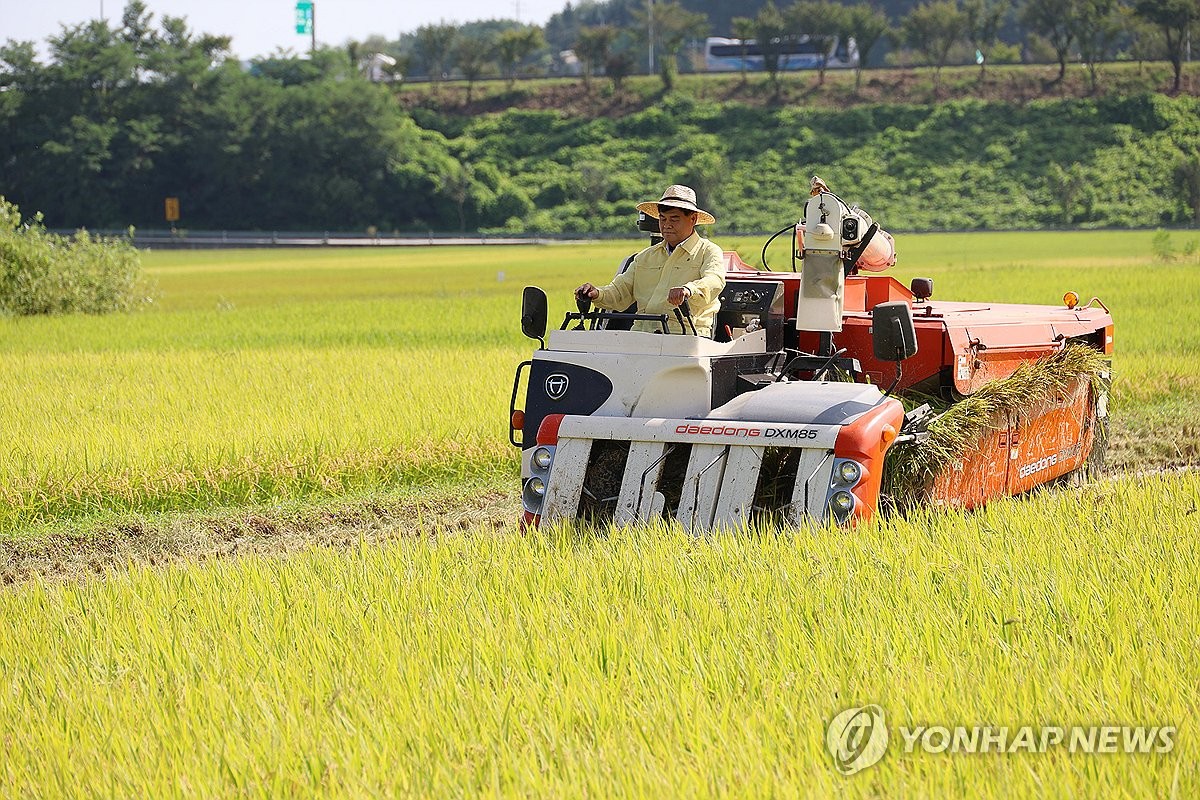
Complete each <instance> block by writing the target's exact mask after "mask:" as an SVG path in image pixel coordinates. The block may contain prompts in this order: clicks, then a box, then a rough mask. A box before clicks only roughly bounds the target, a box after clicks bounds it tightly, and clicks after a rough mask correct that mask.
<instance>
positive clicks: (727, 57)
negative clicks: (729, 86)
mask: <svg viewBox="0 0 1200 800" xmlns="http://www.w3.org/2000/svg"><path fill="white" fill-rule="evenodd" d="M822 58H824V59H825V68H826V69H856V68H857V67H858V45H856V44H855V43H854V39H853V38H849V39H844V40H843V39H842V38H841V37H836V36H835V37H832V38H831V39H830V40H829V46H828V47H827V48H824V49H822V47H821V42H820V40H816V39H813V38H812V37H809V36H800V37H798V38H795V39H789V40H788V41H786V42H784V43H783V46H782V48H781V49H780V53H779V69H780V70H781V71H782V70H796V69H820V68H821V59H822ZM704 65H705V68H706V69H707V70H708V71H709V72H738V71H741V70H742V69H745V70H747V71H755V72H760V71H762V70H763V69H764V68H765V67H764V66H763V52H762V48H761V47H759V45H758V42H756V41H755V40H753V39H747V40H745V42H743V41H742V40H741V39H724V38H721V37H720V36H710V37H709V38H708V39H707V40H705V42H704Z"/></svg>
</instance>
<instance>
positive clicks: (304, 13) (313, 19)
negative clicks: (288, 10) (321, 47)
mask: <svg viewBox="0 0 1200 800" xmlns="http://www.w3.org/2000/svg"><path fill="white" fill-rule="evenodd" d="M296 33H299V34H305V33H307V34H308V35H309V36H311V37H312V44H311V49H310V50H309V52H311V53H315V52H317V4H316V0H297V1H296Z"/></svg>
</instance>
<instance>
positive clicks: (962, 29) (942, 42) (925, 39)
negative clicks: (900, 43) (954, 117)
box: [902, 0, 967, 86]
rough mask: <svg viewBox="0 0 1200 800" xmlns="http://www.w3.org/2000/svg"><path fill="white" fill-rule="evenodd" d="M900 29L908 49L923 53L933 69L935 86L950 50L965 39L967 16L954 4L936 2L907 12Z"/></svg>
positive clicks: (924, 4) (944, 1)
mask: <svg viewBox="0 0 1200 800" xmlns="http://www.w3.org/2000/svg"><path fill="white" fill-rule="evenodd" d="M902 28H903V31H904V39H905V42H906V43H907V44H908V46H909V47H911V48H913V49H914V50H919V51H920V52H921V53H923V54H924V55H925V59H926V61H927V62H929V63H930V64H932V65H933V83H934V86H937V83H938V77H939V75H940V74H941V71H942V67H944V66H945V65H946V59H947V58H949V56H950V50H951V48H953V47H954V45H956V44H958V43H959V42H960V41H962V38H963V36H965V35H966V32H967V15H966V14H964V13H963V12H961V11H959V10H958V6H957V5H955V4H954V0H935V1H934V2H929V3H923V4H921V5H919V6H917V7H916V8H914V9H913V10H912V11H911V12H909V14H908V16H907V17H905V18H904V22H903V25H902Z"/></svg>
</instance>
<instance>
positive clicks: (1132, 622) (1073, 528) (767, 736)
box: [0, 474, 1200, 798]
mask: <svg viewBox="0 0 1200 800" xmlns="http://www.w3.org/2000/svg"><path fill="white" fill-rule="evenodd" d="M1198 494H1200V481H1198V479H1197V477H1196V475H1195V474H1187V475H1176V476H1159V477H1154V478H1150V479H1147V480H1141V481H1139V480H1122V481H1120V482H1116V483H1108V484H1103V485H1096V486H1093V487H1090V488H1088V489H1086V490H1083V491H1079V492H1071V493H1054V494H1045V495H1042V496H1039V497H1035V498H1032V499H1026V500H1005V501H1001V502H997V503H995V504H993V505H991V506H989V507H988V508H987V509H986V510H984V511H983V512H981V513H978V514H971V515H964V514H961V513H953V512H947V513H937V514H931V515H929V516H924V517H919V518H915V519H910V520H892V521H889V522H882V523H873V524H871V525H868V526H865V527H863V528H859V529H856V530H854V531H852V532H846V531H835V530H819V531H815V532H814V531H801V532H795V533H789V534H775V535H762V534H759V535H752V534H751V535H738V536H731V535H719V536H713V537H709V538H700V539H696V538H691V537H688V536H686V535H684V534H683V533H681V532H680V531H679V530H678V529H663V530H653V529H651V530H640V531H618V532H611V533H607V534H605V533H603V532H601V533H599V534H589V533H586V532H577V531H565V532H553V531H549V532H543V533H539V534H536V535H527V536H505V535H496V534H494V533H491V532H487V533H475V534H457V535H448V534H444V533H443V534H436V532H435V531H434V530H433V529H432V528H430V529H427V530H424V531H421V532H422V533H423V534H425V535H422V536H420V537H417V536H412V537H411V538H408V539H407V540H402V541H400V542H399V543H397V544H392V545H390V546H387V547H377V546H374V545H370V544H364V545H361V546H358V547H355V546H351V547H350V548H349V549H343V550H327V549H319V550H311V551H308V552H304V553H300V554H298V555H294V556H292V557H290V558H287V559H283V560H277V559H256V558H255V559H242V560H236V561H229V560H224V561H218V562H214V563H210V564H204V565H195V564H193V565H179V566H172V567H169V568H166V569H162V570H157V569H148V568H144V567H136V568H133V569H130V570H128V571H122V572H120V573H114V574H111V575H110V576H109V577H108V579H107V580H104V581H90V582H82V583H57V584H45V583H42V582H40V581H34V582H29V583H25V584H23V585H21V586H19V587H17V588H15V589H13V590H10V591H8V592H5V593H2V594H0V624H2V625H3V626H4V629H5V630H6V631H8V632H9V635H8V636H5V637H4V639H3V641H0V674H3V675H4V676H5V682H4V689H3V691H2V692H0V737H2V738H3V740H4V741H5V749H6V753H7V755H6V759H5V765H4V769H3V770H0V787H2V788H0V792H2V793H3V794H4V795H5V796H19V795H22V794H38V795H42V796H65V795H75V794H106V795H114V796H154V797H170V796H190V797H221V796H246V795H252V796H289V797H290V796H312V795H326V794H335V795H347V796H412V795H418V796H467V797H475V796H498V795H507V796H530V795H534V796H544V797H584V796H590V797H596V796H601V797H615V796H649V797H664V796H670V797H707V796H731V797H745V796H779V797H803V796H822V797H824V796H835V795H837V796H841V795H846V796H853V797H860V796H861V797H879V796H887V797H892V796H929V797H947V796H950V797H960V796H976V797H995V798H1008V797H1014V796H1029V795H1039V796H1053V797H1064V796H1076V797H1146V796H1158V797H1192V796H1195V795H1196V794H1197V793H1198V792H1200V770H1198V767H1197V757H1198V756H1200V745H1198V744H1197V738H1196V724H1195V719H1196V715H1197V712H1200V689H1198V688H1197V687H1200V666H1198V664H1200V662H1197V660H1196V658H1195V649H1196V647H1197V645H1198V644H1200V602H1197V596H1196V584H1195V576H1196V574H1197V571H1198V570H1200V546H1198V542H1197V539H1196V536H1195V534H1194V531H1195V518H1196V517H1195V515H1196V512H1197V508H1196V501H1197V496H1198ZM414 533H416V531H414ZM866 702H877V703H879V704H881V705H882V706H883V708H884V709H885V711H886V712H887V713H888V715H889V724H890V725H891V726H893V730H892V733H891V735H892V739H893V746H892V749H891V750H890V751H889V752H888V754H887V755H886V756H885V758H884V760H883V761H882V762H881V763H880V764H879V765H877V766H874V767H871V768H870V769H868V770H867V771H864V772H862V773H861V774H859V775H857V776H854V777H852V778H843V777H841V776H840V775H838V774H837V773H836V772H835V771H834V770H833V768H832V764H831V761H830V759H829V756H828V755H827V754H826V753H825V751H824V749H823V747H824V745H823V736H824V726H825V724H826V723H827V721H828V720H829V719H830V718H831V717H832V716H833V715H834V714H836V713H837V712H839V711H841V710H842V709H844V708H846V707H848V706H852V705H858V704H862V703H866ZM912 723H924V724H943V725H954V724H967V725H973V724H981V725H996V726H1000V725H1007V726H1012V727H1017V726H1020V725H1046V724H1059V725H1099V724H1129V725H1136V724H1147V725H1176V726H1177V727H1178V734H1177V737H1176V746H1175V749H1174V750H1173V752H1171V753H1169V754H1167V755H1124V754H1120V755H1103V756H1100V755H1084V754H1076V755H1069V754H1068V753H1066V752H1063V751H1059V752H1053V753H1048V754H1021V755H995V754H991V755H974V756H961V755H960V756H936V755H925V754H917V755H904V754H903V753H901V752H900V751H899V749H898V747H897V744H896V743H898V742H899V741H900V737H899V735H898V733H897V732H896V730H895V728H894V726H896V725H900V724H912Z"/></svg>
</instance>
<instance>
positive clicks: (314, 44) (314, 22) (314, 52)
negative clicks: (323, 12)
mask: <svg viewBox="0 0 1200 800" xmlns="http://www.w3.org/2000/svg"><path fill="white" fill-rule="evenodd" d="M311 41H312V44H311V45H310V46H309V48H308V57H309V58H310V59H311V58H316V56H317V0H313V4H312V40H311Z"/></svg>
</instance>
